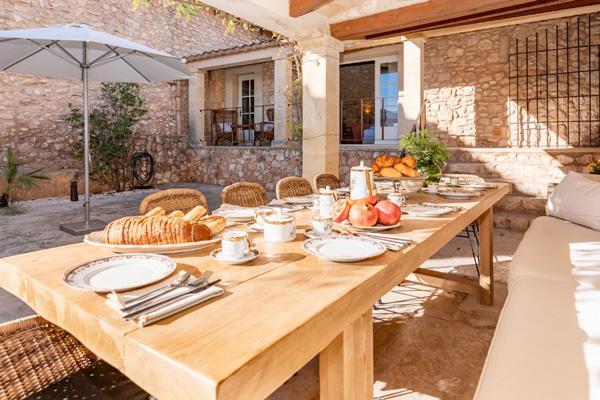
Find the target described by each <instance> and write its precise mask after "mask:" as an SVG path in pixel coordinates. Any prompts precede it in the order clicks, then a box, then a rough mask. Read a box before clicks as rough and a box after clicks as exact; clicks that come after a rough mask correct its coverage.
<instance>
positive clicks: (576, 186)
mask: <svg viewBox="0 0 600 400" xmlns="http://www.w3.org/2000/svg"><path fill="white" fill-rule="evenodd" d="M599 199H600V182H597V181H596V180H595V179H593V178H590V177H588V176H586V175H583V174H578V173H575V172H569V174H568V175H567V176H565V178H564V179H563V180H562V181H561V182H560V183H559V184H558V186H557V187H556V189H554V192H553V193H552V194H551V195H550V197H549V198H548V203H547V204H546V214H547V215H549V216H553V217H558V218H562V219H565V220H567V221H571V222H574V223H576V224H580V225H583V226H587V227H588V228H592V229H595V230H597V231H600V202H599Z"/></svg>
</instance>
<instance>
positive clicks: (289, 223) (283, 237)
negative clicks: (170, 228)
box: [264, 213, 296, 242]
mask: <svg viewBox="0 0 600 400" xmlns="http://www.w3.org/2000/svg"><path fill="white" fill-rule="evenodd" d="M264 220H265V222H264V235H265V241H267V242H293V241H294V240H296V218H295V217H294V216H292V215H289V214H281V213H276V214H272V215H268V216H265V218H264Z"/></svg>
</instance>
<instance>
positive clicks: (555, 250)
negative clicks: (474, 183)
mask: <svg viewBox="0 0 600 400" xmlns="http://www.w3.org/2000/svg"><path fill="white" fill-rule="evenodd" d="M586 271H591V272H592V273H593V272H594V271H600V232H598V231H595V230H593V229H589V228H586V227H583V226H581V225H577V224H573V223H571V222H568V221H564V220H561V219H558V218H554V217H539V218H536V219H535V220H534V221H533V222H532V223H531V226H530V227H529V229H528V230H527V232H526V233H525V236H524V237H523V240H522V241H521V243H520V244H519V247H518V248H517V251H516V252H515V254H514V256H513V259H512V262H511V264H510V271H509V275H508V285H509V288H512V286H513V285H514V283H515V282H516V281H517V280H518V279H519V278H521V277H523V276H529V277H539V278H543V279H550V280H554V281H559V282H565V283H571V284H576V283H577V279H579V278H581V277H582V274H584V273H585V272H586Z"/></svg>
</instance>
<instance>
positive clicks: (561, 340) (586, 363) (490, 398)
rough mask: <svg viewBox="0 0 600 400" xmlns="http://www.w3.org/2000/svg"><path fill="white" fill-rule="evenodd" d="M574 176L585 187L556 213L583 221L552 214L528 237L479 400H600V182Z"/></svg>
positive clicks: (515, 264)
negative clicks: (573, 220) (563, 213)
mask: <svg viewBox="0 0 600 400" xmlns="http://www.w3.org/2000/svg"><path fill="white" fill-rule="evenodd" d="M576 175H579V174H576ZM568 178H569V179H572V180H577V179H578V182H579V183H580V184H582V185H583V186H579V187H577V188H575V189H574V190H570V191H569V192H570V193H571V194H570V195H569V196H566V197H567V198H566V199H565V198H555V199H553V200H552V197H551V198H550V200H549V207H548V208H551V207H550V205H551V204H550V203H551V202H552V201H554V203H555V204H559V205H560V207H562V208H563V209H564V208H567V207H568V208H570V211H568V212H567V217H568V218H571V217H570V215H573V213H574V215H576V216H575V217H573V218H571V219H576V220H578V221H577V222H579V223H573V222H570V221H568V220H565V219H562V218H558V217H555V216H544V217H539V218H537V219H535V220H534V221H533V222H532V224H531V226H530V228H529V230H528V231H527V232H526V233H525V236H524V238H523V240H522V242H521V243H520V245H519V247H518V249H517V251H516V252H515V254H514V257H513V260H512V262H511V266H510V273H509V278H508V289H509V292H508V297H507V299H506V303H505V304H504V308H503V309H502V313H501V315H500V319H499V321H498V325H497V327H496V332H495V334H494V338H493V340H492V343H491V345H490V349H489V352H488V356H487V359H486V362H485V365H484V369H483V373H482V375H481V378H480V381H479V386H478V388H477V392H476V394H475V399H477V400H500V399H502V400H508V399H510V400H525V399H526V400H538V399H539V400H542V399H543V400H579V399H600V231H599V230H598V223H599V222H600V180H598V179H597V178H598V177H597V176H596V177H593V176H590V175H588V176H583V175H579V176H572V175H571V174H570V175H569V176H568ZM581 179H586V180H588V182H589V185H588V186H586V184H585V183H584V181H581ZM563 182H564V181H563ZM561 185H562V182H561ZM559 188H560V185H559V187H558V188H557V190H558V189H559ZM564 192H565V190H563V193H564ZM555 193H556V191H555ZM590 200H595V201H594V202H593V203H592V204H589V201H590ZM567 203H571V204H567ZM569 212H571V214H569ZM549 213H550V214H556V213H553V212H549ZM559 214H560V213H559ZM582 224H585V225H587V226H583V225H582ZM589 226H591V227H589ZM592 228H594V229H592Z"/></svg>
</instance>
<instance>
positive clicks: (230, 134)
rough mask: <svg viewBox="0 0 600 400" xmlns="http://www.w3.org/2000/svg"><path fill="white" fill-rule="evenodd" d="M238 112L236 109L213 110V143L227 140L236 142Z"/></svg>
mask: <svg viewBox="0 0 600 400" xmlns="http://www.w3.org/2000/svg"><path fill="white" fill-rule="evenodd" d="M237 117H238V113H237V111H236V110H225V109H219V110H213V113H212V126H213V132H215V133H216V134H215V136H214V137H213V140H214V144H215V145H217V146H218V145H219V143H222V142H225V141H229V142H230V143H231V144H232V145H233V144H237V143H238V138H237V130H238V119H237Z"/></svg>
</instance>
